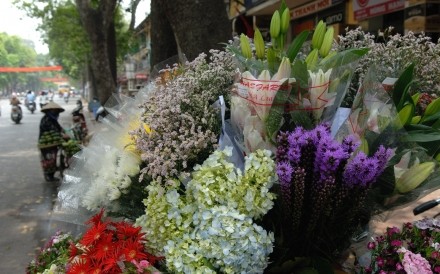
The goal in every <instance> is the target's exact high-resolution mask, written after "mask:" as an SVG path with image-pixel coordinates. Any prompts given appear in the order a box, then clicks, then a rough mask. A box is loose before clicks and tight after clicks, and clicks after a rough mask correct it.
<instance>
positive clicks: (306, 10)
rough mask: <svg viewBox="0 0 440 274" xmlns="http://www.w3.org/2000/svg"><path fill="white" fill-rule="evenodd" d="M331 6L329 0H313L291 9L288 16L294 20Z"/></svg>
mask: <svg viewBox="0 0 440 274" xmlns="http://www.w3.org/2000/svg"><path fill="white" fill-rule="evenodd" d="M331 6H332V1H331V0H318V1H313V2H311V3H308V4H306V5H303V6H301V7H298V8H295V9H292V10H291V11H290V17H291V18H292V19H293V20H295V19H298V18H300V17H304V16H307V15H310V14H314V13H316V12H318V11H320V10H324V9H327V8H329V7H331Z"/></svg>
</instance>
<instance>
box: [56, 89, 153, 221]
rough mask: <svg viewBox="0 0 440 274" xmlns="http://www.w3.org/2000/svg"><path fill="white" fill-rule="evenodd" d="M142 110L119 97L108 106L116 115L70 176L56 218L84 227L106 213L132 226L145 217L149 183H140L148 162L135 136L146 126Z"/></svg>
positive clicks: (66, 175) (107, 119) (76, 160)
mask: <svg viewBox="0 0 440 274" xmlns="http://www.w3.org/2000/svg"><path fill="white" fill-rule="evenodd" d="M136 104H137V103H136V99H133V98H128V97H125V96H123V95H114V96H113V97H112V98H110V99H109V101H108V102H107V103H106V109H108V112H109V113H110V114H109V115H107V116H106V117H105V118H104V119H103V120H102V123H103V124H104V125H103V130H102V131H100V132H98V133H96V134H95V135H94V137H93V138H92V139H91V141H90V143H89V145H88V146H87V147H85V148H84V149H83V150H82V151H81V152H80V153H78V154H76V155H75V156H74V157H73V158H72V163H71V167H70V168H69V169H68V170H66V171H65V172H64V178H63V183H62V185H61V187H60V191H59V192H58V201H57V205H56V207H55V209H54V213H55V214H54V218H60V219H62V220H65V221H68V222H73V223H77V224H83V223H84V221H85V220H87V219H88V218H89V217H90V216H91V215H92V214H93V212H96V211H98V210H99V209H100V208H101V207H105V208H106V209H107V212H109V214H110V215H112V216H116V217H120V216H123V217H125V218H129V219H131V220H135V219H136V218H137V217H138V216H140V215H141V214H142V212H143V206H142V199H143V198H144V197H143V194H145V191H143V188H144V187H145V186H146V185H147V184H148V183H149V179H148V177H146V178H145V179H144V180H142V181H139V172H140V169H141V166H142V161H141V158H140V152H139V151H138V150H137V149H136V146H135V143H136V142H135V139H134V137H133V136H132V135H130V134H129V131H131V130H134V129H136V128H138V127H139V126H140V121H139V117H140V111H139V109H138V108H136ZM143 126H144V128H145V129H146V130H148V126H147V125H143Z"/></svg>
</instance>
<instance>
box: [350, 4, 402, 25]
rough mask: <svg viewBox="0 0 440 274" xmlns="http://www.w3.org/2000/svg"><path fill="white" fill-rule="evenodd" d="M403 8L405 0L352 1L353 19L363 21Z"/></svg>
mask: <svg viewBox="0 0 440 274" xmlns="http://www.w3.org/2000/svg"><path fill="white" fill-rule="evenodd" d="M404 8H405V0H354V1H353V11H354V19H356V20H364V19H368V18H371V17H375V16H379V15H382V14H387V13H391V12H394V11H398V10H402V9H404Z"/></svg>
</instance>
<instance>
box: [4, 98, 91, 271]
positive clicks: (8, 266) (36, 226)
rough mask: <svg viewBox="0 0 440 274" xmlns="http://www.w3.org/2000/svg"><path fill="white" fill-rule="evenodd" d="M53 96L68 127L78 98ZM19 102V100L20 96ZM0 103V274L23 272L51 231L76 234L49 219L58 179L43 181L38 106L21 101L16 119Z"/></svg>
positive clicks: (76, 228)
mask: <svg viewBox="0 0 440 274" xmlns="http://www.w3.org/2000/svg"><path fill="white" fill-rule="evenodd" d="M55 97H56V98H55V99H54V100H55V102H56V103H58V104H59V105H61V106H62V107H63V108H65V111H64V112H62V113H61V114H60V118H59V122H60V124H61V126H63V127H69V126H70V124H71V121H72V116H71V111H72V110H73V109H74V108H75V107H76V100H77V99H78V98H70V100H69V103H68V104H66V103H65V102H64V101H63V100H62V98H58V96H55ZM20 101H21V102H22V104H23V103H24V98H20ZM37 104H38V99H37ZM0 106H1V116H0V185H1V188H0V233H1V234H0V273H2V274H15V273H25V268H26V266H27V264H28V263H29V262H30V261H31V260H32V259H33V258H34V256H35V251H37V250H39V249H40V247H43V245H44V244H45V243H46V242H47V240H48V239H50V236H51V235H53V234H54V233H55V232H56V231H58V230H63V231H71V232H72V234H74V235H75V234H76V233H78V232H80V231H79V230H80V229H81V227H79V226H77V225H72V224H68V223H63V222H61V221H57V220H52V219H51V211H52V207H53V204H54V202H55V199H56V196H57V187H58V186H59V183H53V182H50V183H49V182H46V181H45V180H44V177H43V173H42V170H41V167H40V158H39V157H40V154H39V150H38V148H37V141H38V133H39V123H40V119H41V117H43V113H42V112H41V111H40V107H39V106H38V107H37V110H36V111H35V112H34V114H31V112H30V111H29V110H27V109H26V107H25V106H23V105H22V110H23V119H22V120H21V123H20V124H15V123H14V122H13V121H12V120H11V118H10V108H11V106H10V105H9V101H8V100H6V99H1V100H0ZM85 112H87V111H85ZM87 114H88V113H87ZM56 176H59V175H58V174H56Z"/></svg>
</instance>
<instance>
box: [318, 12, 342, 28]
mask: <svg viewBox="0 0 440 274" xmlns="http://www.w3.org/2000/svg"><path fill="white" fill-rule="evenodd" d="M323 21H324V22H325V23H326V24H327V25H332V24H336V23H341V22H343V21H344V13H343V12H338V13H335V14H331V15H329V16H326V17H324V18H323Z"/></svg>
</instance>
